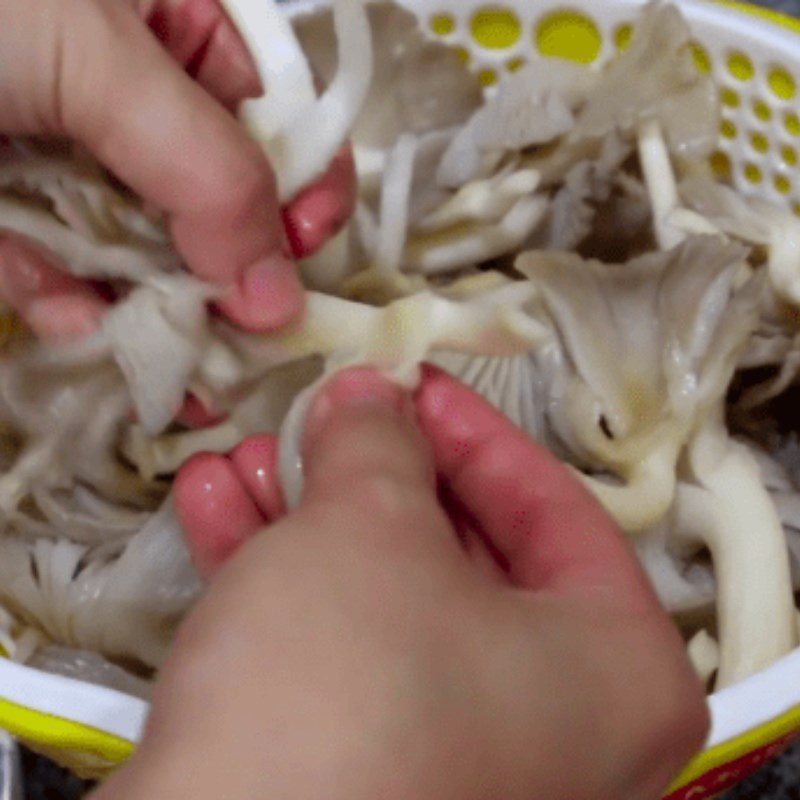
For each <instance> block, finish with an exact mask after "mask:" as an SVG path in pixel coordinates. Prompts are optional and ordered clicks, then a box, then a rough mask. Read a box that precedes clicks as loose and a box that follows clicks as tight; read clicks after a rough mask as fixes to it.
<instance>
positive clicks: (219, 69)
mask: <svg viewBox="0 0 800 800" xmlns="http://www.w3.org/2000/svg"><path fill="white" fill-rule="evenodd" d="M186 69H187V71H188V73H189V75H191V76H192V77H193V78H194V79H195V80H196V81H197V82H198V83H199V84H200V85H201V86H202V87H203V88H204V89H206V91H208V92H210V93H211V94H212V95H213V96H214V97H216V98H217V100H219V101H220V103H222V104H223V105H224V106H225V107H226V108H228V109H231V110H234V109H236V108H237V107H238V105H239V103H241V101H242V100H244V99H245V98H248V97H259V96H260V95H261V94H263V89H262V88H261V81H260V80H259V78H258V73H257V72H256V69H255V67H254V66H253V62H252V60H251V59H250V56H249V54H248V53H247V50H246V49H245V46H244V44H243V42H242V40H241V39H240V38H239V34H238V32H237V31H236V29H235V28H234V26H233V25H232V24H231V23H230V22H229V21H228V20H227V19H223V20H222V21H221V22H220V24H219V25H217V27H216V29H215V30H214V32H213V33H212V35H211V36H210V37H209V39H208V41H207V42H206V44H205V46H204V47H203V48H201V49H200V50H198V51H197V53H195V56H194V58H193V59H192V60H191V61H190V62H189V63H188V64H187V65H186Z"/></svg>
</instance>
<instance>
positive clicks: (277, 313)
mask: <svg viewBox="0 0 800 800" xmlns="http://www.w3.org/2000/svg"><path fill="white" fill-rule="evenodd" d="M304 303H305V296H304V292H303V286H302V284H301V283H300V278H299V276H298V275H297V268H296V267H295V264H294V262H293V261H292V260H291V259H289V258H287V257H286V256H284V255H283V254H281V253H274V254H272V255H270V256H267V257H265V258H262V259H260V260H259V261H256V262H255V263H254V264H252V265H251V266H250V267H248V269H247V270H246V271H245V273H244V275H242V277H241V279H240V281H239V283H238V284H237V285H236V286H234V287H233V288H232V289H231V291H230V293H229V295H228V296H227V297H225V299H224V300H223V301H222V302H221V303H220V306H221V308H222V310H223V311H224V312H225V313H226V314H227V315H228V316H229V317H230V318H231V319H232V320H233V321H234V322H235V323H237V324H238V325H240V326H241V327H243V328H245V329H246V330H250V331H256V332H260V331H268V330H274V329H275V328H281V327H283V326H284V325H287V324H288V323H290V322H292V321H294V320H295V319H297V318H298V317H299V316H300V315H301V314H302V312H303V306H304Z"/></svg>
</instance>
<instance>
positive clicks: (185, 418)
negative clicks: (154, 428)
mask: <svg viewBox="0 0 800 800" xmlns="http://www.w3.org/2000/svg"><path fill="white" fill-rule="evenodd" d="M224 419H225V415H224V414H220V413H215V412H214V411H213V410H211V409H210V408H208V407H207V406H206V405H205V404H204V403H203V402H202V401H201V400H200V398H198V397H197V396H195V395H193V394H191V393H189V394H187V395H186V399H185V400H184V401H183V406H181V410H180V411H179V412H178V413H177V415H176V416H175V422H177V423H179V424H180V425H183V426H184V427H186V428H191V429H192V430H198V429H200V428H211V427H213V426H214V425H218V424H219V423H220V422H222V421H223V420H224Z"/></svg>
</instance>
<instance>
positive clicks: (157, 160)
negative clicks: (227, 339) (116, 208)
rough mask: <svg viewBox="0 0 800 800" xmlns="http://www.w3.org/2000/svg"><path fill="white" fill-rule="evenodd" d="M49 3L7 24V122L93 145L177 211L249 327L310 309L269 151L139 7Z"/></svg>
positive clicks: (191, 250)
mask: <svg viewBox="0 0 800 800" xmlns="http://www.w3.org/2000/svg"><path fill="white" fill-rule="evenodd" d="M41 6H42V7H41V9H40V11H41V13H40V14H38V15H33V14H30V15H21V22H20V23H19V24H18V23H17V21H16V19H15V21H14V24H13V25H12V24H3V23H8V20H2V19H0V29H5V30H7V31H13V35H6V36H2V37H0V52H2V53H3V64H4V68H5V65H13V67H14V72H15V76H16V75H19V76H20V77H19V80H18V81H15V79H14V76H12V78H11V80H10V82H11V83H12V84H15V86H16V90H15V95H14V99H13V100H12V99H11V98H7V97H6V94H7V92H3V90H2V87H0V101H3V100H5V99H8V100H9V102H8V103H4V102H0V127H3V128H4V129H5V130H8V131H11V132H15V133H51V134H53V133H57V134H61V135H66V136H68V137H70V138H74V139H77V140H78V141H80V142H81V143H83V144H84V145H85V146H86V147H87V148H88V149H89V150H91V151H92V152H93V153H94V154H95V155H96V156H97V157H98V158H99V159H100V160H101V161H102V162H103V163H104V164H105V165H106V166H107V167H108V168H109V169H110V170H111V171H112V172H114V173H115V174H116V175H117V176H118V177H119V178H120V179H121V180H123V181H124V182H125V183H127V184H128V185H129V186H130V187H131V188H133V189H134V190H135V191H136V192H138V193H139V194H140V195H142V196H143V197H144V198H145V199H146V200H148V201H149V202H151V203H153V204H154V205H156V206H158V207H159V208H161V209H163V210H164V211H165V212H166V213H167V215H168V219H169V224H170V231H171V233H172V237H173V239H174V241H175V243H176V246H177V247H178V249H179V251H180V252H181V254H182V255H183V257H184V258H185V260H186V262H187V264H188V266H189V268H190V269H191V270H192V271H194V272H195V273H196V274H197V275H198V276H200V277H201V278H204V279H206V280H209V281H212V282H215V283H219V284H220V285H224V286H226V287H229V291H230V296H229V298H228V299H227V300H226V302H225V303H223V304H222V305H223V308H224V309H225V310H226V312H227V313H228V314H229V315H230V316H231V317H232V318H233V319H234V321H236V322H238V323H239V324H240V325H242V326H243V327H245V328H248V329H251V330H266V329H269V328H274V327H278V326H280V325H283V324H285V323H286V322H288V321H290V320H291V319H294V318H295V317H296V316H298V315H299V314H300V312H301V310H302V305H303V296H302V292H301V287H300V282H299V279H298V277H297V275H296V272H295V270H294V265H293V263H292V261H291V258H290V254H289V252H288V244H287V243H286V242H285V234H284V232H283V225H282V221H281V218H280V212H279V208H278V204H277V201H276V189H275V180H274V176H273V174H272V171H271V169H270V167H269V164H268V163H267V161H266V159H265V157H264V155H263V153H262V152H261V149H260V148H259V146H258V145H257V144H256V143H255V142H253V141H252V140H251V139H250V138H249V137H248V136H247V135H246V134H245V132H244V130H243V129H242V128H241V126H240V125H239V124H238V123H237V121H236V120H235V119H234V118H233V117H232V116H231V115H230V114H229V113H228V112H227V111H226V110H225V109H224V108H223V107H222V106H221V105H220V104H219V103H217V102H216V101H215V100H214V99H213V98H212V97H210V96H209V94H208V93H207V92H205V91H204V90H203V89H202V87H200V86H199V85H197V84H196V83H195V82H194V81H193V80H192V79H191V78H190V77H189V76H188V75H187V74H186V73H185V72H183V71H182V70H181V69H179V68H178V67H177V66H176V65H175V63H174V61H173V60H172V59H171V58H170V56H169V55H168V54H167V53H166V52H165V51H164V49H163V48H162V47H161V46H160V45H159V43H158V42H157V41H156V39H155V38H154V37H153V36H152V35H151V34H150V32H149V31H148V30H147V29H146V28H145V27H144V26H143V25H142V24H141V22H140V21H139V20H138V19H137V17H136V15H135V13H134V12H133V11H132V10H131V9H130V8H128V7H126V6H124V5H122V4H118V3H115V2H106V3H100V2H76V1H74V0H73V1H72V2H65V1H64V0H51V1H50V2H49V3H45V2H43V3H42V4H41ZM20 28H22V29H20ZM26 28H27V29H26ZM31 42H35V43H37V47H31V46H30V43H31ZM42 53H45V54H47V56H48V58H49V60H48V61H45V62H43V60H42V58H40V56H41V55H42ZM56 55H57V56H58V57H56ZM34 56H35V57H36V60H34ZM7 83H8V80H7ZM26 90H27V91H26Z"/></svg>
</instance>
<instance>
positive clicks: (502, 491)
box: [94, 370, 707, 800]
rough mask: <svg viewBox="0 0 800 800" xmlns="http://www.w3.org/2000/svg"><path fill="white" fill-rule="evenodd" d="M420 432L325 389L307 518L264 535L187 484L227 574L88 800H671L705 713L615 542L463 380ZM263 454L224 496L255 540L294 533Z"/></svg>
mask: <svg viewBox="0 0 800 800" xmlns="http://www.w3.org/2000/svg"><path fill="white" fill-rule="evenodd" d="M413 411H414V413H415V415H416V418H417V420H418V422H417V423H415V422H414V421H413V419H412V416H413V415H412V408H411V404H410V402H409V400H408V398H407V397H404V396H403V394H402V393H401V392H400V391H399V390H397V389H395V388H393V387H392V386H391V385H389V384H388V383H386V382H385V381H383V380H382V379H380V378H378V377H377V376H376V375H375V374H374V373H371V372H369V371H363V370H362V371H358V372H355V373H349V374H345V375H343V376H340V377H339V378H338V379H337V380H335V381H333V382H332V383H331V384H330V385H329V386H328V387H327V388H326V389H325V390H323V393H322V394H321V396H320V397H319V398H318V399H317V401H316V403H315V406H314V407H313V410H312V414H311V417H310V421H309V425H308V428H307V435H306V441H305V463H306V465H307V469H306V486H305V492H304V497H303V502H302V505H301V507H300V508H299V509H298V510H297V511H295V512H293V513H292V514H290V515H288V516H285V517H283V518H282V519H280V520H279V521H277V522H275V523H274V524H273V525H272V526H271V527H270V528H269V530H268V531H267V532H266V533H259V534H258V535H249V534H247V535H242V531H243V523H242V522H241V521H238V522H237V521H236V520H235V517H236V515H237V514H239V512H240V511H241V508H239V509H237V508H235V507H230V508H228V510H227V520H226V518H225V513H226V512H225V511H224V509H223V507H222V506H221V505H219V501H220V500H221V499H222V494H220V493H219V492H218V494H217V496H216V502H210V503H206V504H205V505H204V504H203V503H202V498H201V497H199V496H198V494H197V491H196V490H198V489H200V490H201V491H202V489H203V485H202V481H203V479H204V478H205V479H207V478H208V476H209V472H208V466H209V464H211V463H214V464H216V465H217V466H218V467H219V466H220V465H221V464H224V462H223V461H222V460H219V461H213V462H211V461H209V460H208V459H209V458H212V457H209V456H203V457H198V458H196V459H195V460H194V461H193V462H190V463H189V464H188V465H187V466H186V467H185V468H184V471H183V472H182V474H181V475H180V476H179V480H178V481H177V483H176V487H175V491H176V498H177V501H178V503H179V508H180V507H181V502H182V496H183V497H184V499H186V498H189V497H191V498H192V500H193V503H192V504H191V505H186V504H185V503H184V504H183V507H182V516H183V518H184V521H185V523H187V527H188V531H189V535H190V541H191V543H192V545H193V548H194V550H195V552H196V553H197V555H198V556H199V562H200V563H201V565H203V567H204V568H205V569H206V570H213V569H217V568H219V561H220V560H222V558H224V555H225V554H223V550H225V548H224V547H223V548H220V547H219V541H217V542H212V543H211V545H210V546H209V543H208V542H205V543H204V542H203V537H204V536H207V534H208V533H209V532H210V531H213V530H214V526H215V525H217V526H218V528H217V530H220V531H221V539H222V541H223V542H224V543H226V547H227V549H228V550H233V549H236V552H235V554H234V555H233V556H232V557H230V559H229V560H228V561H227V563H225V564H224V566H222V568H221V569H219V572H218V574H217V575H216V576H215V578H214V580H213V581H212V582H211V585H210V587H209V590H208V592H207V594H206V595H205V596H204V598H203V599H202V600H201V601H200V603H199V605H198V606H197V607H196V608H195V610H194V611H193V613H192V614H191V615H190V617H189V618H188V619H187V621H186V622H185V623H184V625H183V626H182V628H181V629H180V632H179V635H178V639H177V641H176V643H175V647H174V651H173V653H172V656H171V658H170V659H168V662H167V664H166V665H165V667H164V668H163V671H162V673H161V675H160V679H159V682H158V684H157V687H156V690H155V694H154V697H153V705H152V713H151V716H150V719H149V721H148V725H147V730H146V732H145V736H144V739H143V741H142V744H141V746H140V748H139V750H138V752H137V754H136V755H135V756H134V758H133V760H132V762H131V763H130V764H129V765H128V766H127V767H125V768H123V769H122V770H121V772H120V773H118V774H117V775H116V776H115V777H113V778H112V779H111V780H110V781H109V783H108V784H106V785H105V786H104V787H103V788H101V789H100V790H99V791H98V793H97V795H96V796H95V798H94V800H106V798H115V800H136V798H145V797H146V798H148V800H152V799H153V798H156V799H157V798H162V797H163V798H170V800H180V798H184V797H187V798H188V797H191V798H194V799H195V800H198V799H202V798H206V797H208V798H217V797H222V796H225V797H230V798H249V799H252V800H257V799H258V798H273V797H305V798H314V797H323V796H324V797H326V798H330V799H331V800H336V799H337V798H340V797H341V798H348V800H358V798H374V797H381V798H395V797H396V798H404V799H405V798H409V797H413V798H415V800H448V798H453V800H472V799H474V800H486V799H487V798H496V797H502V798H504V800H530V798H532V797H542V798H548V800H561V799H565V798H570V800H600V799H601V798H603V799H605V798H626V800H653V799H654V798H657V797H659V796H660V793H661V792H662V791H663V790H664V788H665V787H666V785H667V784H668V783H669V781H670V779H671V778H672V777H674V775H675V773H676V772H677V771H678V770H679V768H680V767H681V766H682V764H683V763H684V762H685V761H686V760H687V759H688V758H689V756H690V755H691V754H692V753H693V751H694V750H695V748H697V747H698V746H699V745H700V744H701V742H702V739H703V735H704V732H705V729H706V726H707V716H706V711H705V704H704V697H703V691H702V688H701V686H700V684H699V682H698V680H697V679H696V677H695V676H694V673H693V671H692V669H691V667H690V665H689V663H688V660H687V658H686V656H685V652H684V647H683V643H682V641H681V639H680V636H679V635H678V633H677V631H676V630H675V628H674V627H673V625H672V624H671V622H670V620H669V619H668V617H667V616H666V614H665V613H664V612H663V611H662V610H661V609H660V607H659V606H658V603H657V601H656V599H655V597H654V595H653V593H652V591H651V590H650V588H649V586H648V584H647V582H646V580H645V578H644V576H643V574H642V572H641V571H640V569H639V567H638V565H637V563H636V561H635V558H634V557H633V555H632V554H631V552H630V550H629V548H628V546H627V544H626V543H625V541H624V539H623V538H622V536H621V535H620V534H619V532H618V530H617V529H616V527H615V526H614V525H613V523H612V522H611V521H610V520H609V518H608V517H607V516H606V515H605V513H604V512H603V511H602V510H601V508H600V507H599V505H598V504H597V502H596V501H595V500H594V499H593V498H592V497H591V496H590V495H589V494H588V493H587V492H586V491H585V490H584V488H583V487H582V486H581V485H580V484H579V483H578V482H577V481H575V479H574V478H573V477H572V476H571V475H570V473H569V472H568V471H567V470H566V468H565V467H563V466H562V465H561V464H560V463H559V462H558V461H557V460H556V459H554V458H553V457H552V456H551V455H550V454H548V453H547V452H546V451H544V450H543V449H541V448H539V447H537V446H536V445H535V444H534V443H532V442H531V441H530V440H529V439H528V438H527V437H525V436H524V435H523V434H522V433H521V432H519V431H518V430H516V429H515V428H514V427H513V426H511V425H510V424H509V423H508V422H507V421H506V420H505V419H504V418H503V417H502V416H501V415H500V414H498V413H497V412H496V411H494V410H493V409H492V408H490V407H489V406H488V405H486V404H485V403H484V402H483V401H482V400H480V399H479V398H477V397H476V396H475V395H473V394H472V393H471V392H469V391H468V390H467V389H465V388H464V387H462V386H460V385H459V384H457V383H456V382H454V381H453V380H451V379H450V378H448V377H446V376H444V375H443V374H441V373H438V372H428V373H427V374H426V377H425V379H424V381H423V384H422V387H421V389H420V390H419V392H418V393H417V394H416V396H415V398H414V402H413ZM264 442H266V440H264V441H262V445H263V444H264ZM254 452H255V451H253V452H251V453H250V456H251V461H250V466H251V467H252V466H254V465H255V463H256V461H257V460H258V459H256V458H255V456H254ZM261 455H262V456H263V458H262V466H261V470H260V473H261V474H260V475H255V476H250V479H249V480H248V481H246V486H243V485H242V483H241V475H243V474H244V473H241V475H240V473H237V472H235V471H232V472H229V473H227V475H228V478H230V480H229V481H228V486H229V488H230V487H234V488H236V487H238V490H239V491H240V492H241V493H242V494H241V495H240V496H239V497H238V499H237V497H235V496H234V495H233V494H232V495H231V496H230V499H231V500H232V502H233V503H234V506H235V503H237V502H239V501H240V500H242V499H244V500H246V501H249V502H250V503H251V504H252V505H251V507H250V512H251V514H250V517H249V518H250V519H251V520H252V521H254V524H255V526H256V527H257V526H259V525H260V524H263V519H264V516H263V515H264V514H266V516H270V515H271V514H275V515H276V516H277V515H279V513H280V510H279V508H278V505H276V503H279V497H278V496H277V495H276V494H275V491H276V490H275V486H274V482H275V481H274V470H273V465H272V464H271V463H270V462H271V459H273V455H274V447H273V448H272V449H270V448H269V447H262V449H261ZM213 458H216V457H213ZM236 461H237V459H236V457H235V455H234V461H232V462H227V463H229V464H231V465H232V466H233V467H234V468H235V467H236V466H237V463H236ZM242 463H244V462H243V461H242V459H241V457H240V458H239V460H238V465H239V466H241V464H242ZM437 475H438V480H439V492H438V495H437V481H436V478H437ZM237 476H239V482H237V480H235V479H236V478H237ZM198 480H199V481H200V484H198ZM218 489H219V487H218ZM270 492H272V493H273V494H272V495H270ZM445 507H446V508H447V509H448V512H449V513H446V512H445V510H444V509H445ZM259 509H260V513H261V515H262V516H259ZM215 515H217V517H216V520H217V521H216V523H213V524H209V523H210V520H211V519H212V518H214V516H215ZM259 519H260V520H261V522H260V523H259V522H256V520H259ZM226 526H227V527H226ZM250 533H252V531H250ZM237 538H238V539H240V540H239V541H237V542H236V544H237V545H238V546H237V547H234V546H233V545H232V544H231V542H232V541H233V540H235V539H237ZM459 539H460V541H459Z"/></svg>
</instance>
